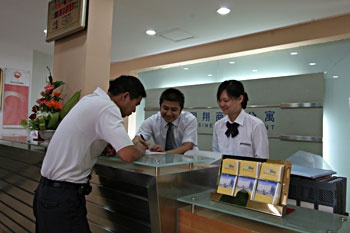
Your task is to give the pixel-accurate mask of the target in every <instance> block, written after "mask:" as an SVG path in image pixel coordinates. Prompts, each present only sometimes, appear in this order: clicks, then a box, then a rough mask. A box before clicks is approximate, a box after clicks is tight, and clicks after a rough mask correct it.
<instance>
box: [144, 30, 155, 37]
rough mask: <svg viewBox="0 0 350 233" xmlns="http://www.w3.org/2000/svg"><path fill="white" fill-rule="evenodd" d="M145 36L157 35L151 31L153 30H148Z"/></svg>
mask: <svg viewBox="0 0 350 233" xmlns="http://www.w3.org/2000/svg"><path fill="white" fill-rule="evenodd" d="M146 34H147V35H149V36H154V35H155V34H157V33H156V31H155V30H153V29H148V30H147V31H146Z"/></svg>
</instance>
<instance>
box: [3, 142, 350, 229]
mask: <svg viewBox="0 0 350 233" xmlns="http://www.w3.org/2000/svg"><path fill="white" fill-rule="evenodd" d="M18 145H19V147H22V148H19V147H16V143H14V144H11V145H4V144H0V232H1V230H3V231H5V232H16V233H21V232H35V218H34V216H33V210H32V201H33V195H34V190H35V188H36V187H37V185H38V182H39V180H40V167H41V163H42V159H43V157H44V155H45V147H42V148H40V147H38V148H32V149H31V150H29V149H28V148H27V145H26V144H18ZM210 161H211V160H210V159H208V158H205V157H202V156H195V155H194V156H181V155H172V154H169V155H162V154H154V155H145V156H143V157H142V158H141V159H140V160H138V161H135V162H134V163H125V162H122V161H121V160H119V159H118V158H114V157H101V158H99V160H98V163H97V164H96V165H95V167H94V170H93V174H92V179H91V184H92V186H93V189H92V192H91V193H90V194H89V195H88V196H86V199H87V209H88V216H87V217H88V221H89V224H90V228H91V231H92V232H93V233H107V232H109V233H110V232H120V233H129V232H130V233H131V232H133V233H135V232H136V233H143V232H152V233H160V232H162V233H175V232H179V233H191V232H193V233H197V232H202V233H205V232H208V233H215V232H268V233H271V232H279V233H281V232H286V233H287V232H288V233H289V232H309V233H318V232H319V233H348V232H350V222H349V220H348V216H343V215H338V214H331V213H325V212H321V211H317V210H311V209H305V208H302V207H297V206H289V207H290V208H291V209H293V211H292V212H291V213H289V214H287V215H286V216H284V217H277V216H272V215H268V214H265V213H261V212H257V211H254V210H249V209H245V208H243V207H237V206H233V205H229V204H225V203H220V202H216V201H212V200H210V193H211V192H213V191H214V190H215V187H216V181H217V175H218V170H219V167H218V165H212V164H209V163H208V162H210Z"/></svg>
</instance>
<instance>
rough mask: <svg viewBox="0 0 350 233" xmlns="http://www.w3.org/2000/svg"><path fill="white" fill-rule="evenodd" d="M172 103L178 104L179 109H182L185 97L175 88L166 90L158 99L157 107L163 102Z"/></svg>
mask: <svg viewBox="0 0 350 233" xmlns="http://www.w3.org/2000/svg"><path fill="white" fill-rule="evenodd" d="M164 100H166V101H172V102H177V103H179V104H180V107H181V109H183V108H184V104H185V96H184V94H183V93H182V92H181V91H180V90H178V89H175V88H168V89H166V90H165V91H163V93H162V94H161V95H160V97H159V105H162V103H163V101H164Z"/></svg>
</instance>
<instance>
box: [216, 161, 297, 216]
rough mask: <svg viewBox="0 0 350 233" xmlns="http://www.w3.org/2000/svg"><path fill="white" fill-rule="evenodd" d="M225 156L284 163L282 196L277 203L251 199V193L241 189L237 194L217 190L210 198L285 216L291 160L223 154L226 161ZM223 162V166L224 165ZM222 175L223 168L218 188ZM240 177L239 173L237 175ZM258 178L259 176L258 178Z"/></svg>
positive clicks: (219, 175)
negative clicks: (227, 193)
mask: <svg viewBox="0 0 350 233" xmlns="http://www.w3.org/2000/svg"><path fill="white" fill-rule="evenodd" d="M225 158H230V159H236V160H240V161H243V160H245V161H247V160H248V161H254V162H261V163H262V164H263V163H265V162H266V163H267V162H268V163H274V164H281V165H284V167H283V176H282V179H281V182H280V183H281V185H282V186H281V191H280V197H279V200H278V201H277V203H276V204H267V203H263V202H259V201H254V200H250V195H249V194H248V193H247V192H246V191H244V190H241V191H239V192H238V193H237V194H236V195H235V196H234V195H233V196H231V195H226V194H221V193H218V192H217V191H216V192H213V193H211V195H210V199H211V200H212V201H218V202H221V203H225V204H230V205H235V206H240V207H243V208H247V209H252V210H256V211H259V212H263V213H267V214H271V215H275V216H279V217H283V216H285V214H286V209H287V208H286V206H287V200H288V192H289V183H290V173H291V166H292V163H291V162H290V161H285V160H269V159H258V158H249V157H241V156H232V155H223V158H222V161H224V159H225ZM222 163H223V162H221V167H222V166H223V164H222ZM220 177H221V168H220V170H219V174H218V180H217V186H216V190H218V186H219V181H220ZM237 177H239V175H237ZM256 179H257V180H258V178H256Z"/></svg>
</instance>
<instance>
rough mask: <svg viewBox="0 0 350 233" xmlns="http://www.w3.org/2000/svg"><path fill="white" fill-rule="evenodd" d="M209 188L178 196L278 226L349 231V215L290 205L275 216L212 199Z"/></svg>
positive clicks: (317, 232)
mask: <svg viewBox="0 0 350 233" xmlns="http://www.w3.org/2000/svg"><path fill="white" fill-rule="evenodd" d="M211 192H215V190H208V191H205V192H202V193H197V194H193V195H188V196H184V197H181V198H178V199H177V200H178V201H180V202H184V203H187V204H191V205H194V206H200V207H204V208H207V209H211V210H215V211H218V212H222V213H226V214H230V215H233V216H237V217H241V218H246V219H250V220H253V221H257V222H261V223H265V224H268V225H273V226H276V227H280V228H284V229H288V230H292V231H296V232H303V233H349V232H350V222H349V220H348V216H343V215H338V214H331V213H327V212H323V211H318V210H312V209H307V208H303V207H298V206H293V205H288V206H287V207H288V208H289V209H291V210H293V211H292V212H290V213H288V214H287V215H285V216H284V217H278V216H273V215H269V214H265V213H262V212H259V211H254V210H250V209H246V208H244V207H239V206H234V205H229V204H225V203H221V202H216V201H212V200H210V193H211Z"/></svg>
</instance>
